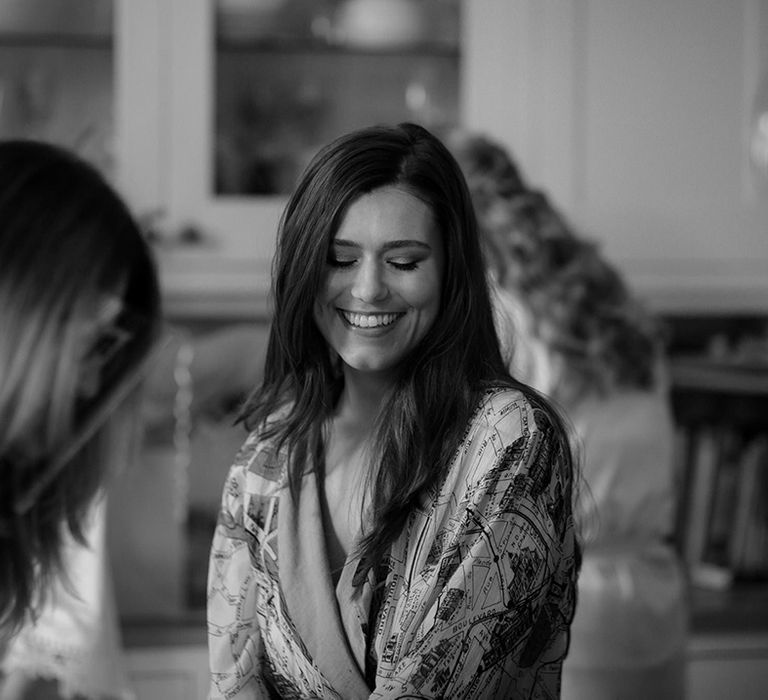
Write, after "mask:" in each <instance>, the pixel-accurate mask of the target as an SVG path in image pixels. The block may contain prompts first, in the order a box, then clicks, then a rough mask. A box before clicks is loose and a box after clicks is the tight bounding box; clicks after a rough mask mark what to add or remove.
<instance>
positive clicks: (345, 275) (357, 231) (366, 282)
mask: <svg viewBox="0 0 768 700" xmlns="http://www.w3.org/2000/svg"><path fill="white" fill-rule="evenodd" d="M442 275H443V244H442V241H441V237H440V232H439V231H438V229H437V225H436V223H435V220H434V216H433V215H432V211H431V209H430V207H429V206H428V205H427V204H426V203H424V202H423V201H422V200H420V199H418V198H417V197H415V196H413V195H412V194H409V193H408V192H406V191H405V190H403V189H400V188H398V187H396V186H387V187H382V188H380V189H377V190H374V191H373V192H370V193H368V194H364V195H362V196H361V197H360V198H359V199H357V200H355V201H354V202H353V203H352V204H351V205H350V206H349V209H348V210H347V213H346V215H345V216H344V219H343V220H342V222H341V226H340V227H339V230H338V231H337V233H336V236H335V238H334V241H333V244H332V246H331V251H330V254H329V258H328V261H327V264H326V273H325V279H324V282H323V285H322V287H321V289H320V292H319V294H318V296H317V300H316V302H315V310H314V315H315V321H316V323H317V325H318V328H319V329H320V332H321V333H322V334H323V336H324V337H325V339H326V341H327V342H328V344H329V345H330V347H331V348H332V349H333V350H335V351H336V353H338V355H339V357H340V358H341V360H342V362H343V363H344V368H345V372H347V373H349V372H350V371H357V372H377V373H380V372H388V371H391V370H394V369H395V368H396V367H397V366H398V364H399V363H400V361H401V360H402V359H403V358H404V357H405V356H406V355H407V354H408V352H410V351H411V350H412V349H413V348H414V347H415V346H416V345H417V344H418V343H419V341H420V340H421V339H422V338H423V337H424V335H425V334H426V333H427V331H428V330H429V329H430V328H431V326H432V324H433V323H434V322H435V318H436V317H437V314H438V310H439V308H440V288H441V282H442Z"/></svg>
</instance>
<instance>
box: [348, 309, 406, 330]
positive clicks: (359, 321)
mask: <svg viewBox="0 0 768 700" xmlns="http://www.w3.org/2000/svg"><path fill="white" fill-rule="evenodd" d="M341 315H342V317H343V318H344V320H345V321H346V322H347V323H348V324H349V325H350V326H355V327H356V328H379V327H382V326H389V325H390V324H392V323H394V322H395V321H396V320H397V319H398V317H399V316H400V314H356V313H351V312H350V311H341Z"/></svg>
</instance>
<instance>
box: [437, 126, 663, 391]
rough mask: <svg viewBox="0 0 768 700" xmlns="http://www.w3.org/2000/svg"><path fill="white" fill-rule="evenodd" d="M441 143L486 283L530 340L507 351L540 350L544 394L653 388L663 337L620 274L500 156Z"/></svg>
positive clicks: (461, 138) (493, 149)
mask: <svg viewBox="0 0 768 700" xmlns="http://www.w3.org/2000/svg"><path fill="white" fill-rule="evenodd" d="M448 143H449V145H450V146H451V149H452V151H453V153H454V155H455V156H456V158H457V160H458V161H459V164H460V165H461V166H462V169H463V170H464V173H465V176H466V178H467V182H468V185H469V189H470V192H471V196H472V200H473V203H474V206H475V210H476V214H477V218H478V223H479V228H480V231H481V234H482V238H483V243H484V248H485V252H486V260H487V264H488V268H489V271H490V274H491V276H492V277H493V278H494V280H495V282H496V284H497V285H499V287H500V288H501V289H502V290H504V291H505V292H506V293H507V294H509V295H511V296H512V297H513V298H514V299H515V301H516V303H517V305H518V306H519V307H520V309H521V310H522V315H523V316H524V322H523V323H522V324H521V323H518V324H516V326H517V327H516V328H515V329H514V331H513V332H515V333H517V334H518V335H520V334H522V333H525V332H529V333H531V334H532V335H533V338H532V339H526V338H525V337H519V338H513V339H512V345H513V347H514V348H516V349H518V350H521V351H523V352H524V351H525V348H526V347H530V342H531V340H533V341H535V343H536V344H537V346H538V348H539V349H542V348H543V350H544V351H545V352H546V355H547V357H546V359H545V361H546V362H547V364H548V365H549V368H550V370H551V383H552V386H551V387H547V390H548V391H549V392H550V393H551V395H552V396H553V397H554V398H555V399H557V400H558V401H559V402H561V403H563V404H565V405H568V404H572V403H573V402H575V401H577V400H579V399H581V398H583V397H585V396H587V395H595V394H597V395H604V394H606V393H609V392H611V391H613V390H614V389H617V388H637V389H648V388H651V387H652V386H653V385H654V383H655V379H656V376H655V374H656V368H657V365H658V360H659V353H660V350H661V348H662V341H663V334H662V329H661V326H660V324H659V322H658V321H657V319H655V318H654V317H653V315H652V314H650V313H649V312H648V310H647V309H646V308H645V307H644V306H643V304H642V303H641V302H640V301H639V300H638V299H637V298H636V297H635V296H634V295H633V293H632V292H631V290H630V289H629V287H628V285H627V284H626V282H625V280H624V278H623V277H622V275H621V273H620V272H619V271H618V270H617V269H616V268H615V267H614V266H613V265H612V264H611V263H610V262H609V261H608V260H607V259H606V258H605V257H604V256H603V255H602V253H601V251H600V249H599V248H598V246H597V245H596V244H595V243H593V242H591V241H589V240H587V239H585V238H582V237H580V236H579V235H578V234H577V233H576V232H575V231H574V230H573V229H572V228H571V227H570V226H569V225H568V223H567V221H566V220H565V218H564V217H563V216H562V215H561V214H560V213H559V212H558V211H557V209H556V208H555V207H554V206H553V205H552V203H551V202H550V201H549V199H548V197H547V196H546V195H545V194H544V193H543V192H541V191H537V190H533V189H531V188H529V187H528V186H527V185H526V183H525V181H524V180H523V178H522V176H521V175H520V172H519V169H518V168H517V166H516V165H515V163H514V161H513V159H512V157H511V156H510V155H509V154H508V153H507V152H506V151H505V149H504V148H503V147H501V146H500V145H499V144H497V143H494V142H493V141H491V140H490V139H488V138H486V137H484V136H479V135H471V134H462V133H459V132H456V133H454V134H452V135H451V136H450V137H449V138H448ZM519 315H520V314H518V316H519ZM518 320H519V319H518ZM524 329H525V330H524ZM522 379H523V380H525V377H522Z"/></svg>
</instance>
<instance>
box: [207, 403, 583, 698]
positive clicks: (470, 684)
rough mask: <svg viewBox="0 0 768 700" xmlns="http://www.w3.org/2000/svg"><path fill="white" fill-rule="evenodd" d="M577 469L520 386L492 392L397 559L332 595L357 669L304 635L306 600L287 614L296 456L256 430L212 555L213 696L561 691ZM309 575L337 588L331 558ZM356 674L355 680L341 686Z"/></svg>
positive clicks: (571, 599)
mask: <svg viewBox="0 0 768 700" xmlns="http://www.w3.org/2000/svg"><path fill="white" fill-rule="evenodd" d="M571 479H572V472H571V468H570V466H569V465H568V464H567V462H565V461H564V456H563V453H562V450H561V444H560V442H559V437H558V434H557V432H556V431H555V429H554V428H553V426H552V425H551V423H550V422H549V419H548V417H547V416H546V414H545V413H544V412H543V411H541V410H540V409H538V408H536V407H534V406H532V405H531V404H530V403H529V402H528V401H527V400H526V399H525V398H524V397H523V396H522V394H520V393H519V392H517V391H514V390H510V389H500V390H495V391H489V392H488V393H487V394H486V395H485V396H484V398H483V400H482V401H481V403H480V405H479V406H478V407H477V410H476V411H475V414H474V416H473V419H472V421H471V422H470V424H469V426H468V427H467V430H466V432H465V435H464V436H463V439H462V441H461V444H460V447H459V449H458V450H457V452H456V455H455V457H454V459H453V461H452V463H451V465H450V467H449V469H448V470H447V472H446V475H445V477H444V479H443V480H442V482H441V483H440V484H438V485H436V486H435V488H434V489H433V491H432V492H431V493H429V494H428V495H427V496H426V497H425V498H424V499H423V502H422V504H421V506H420V507H419V508H418V509H416V510H415V511H414V512H413V513H412V515H411V517H410V519H409V521H408V525H407V527H406V528H405V529H404V531H403V533H402V534H401V536H400V537H399V538H398V539H397V540H396V541H395V543H394V544H393V546H392V548H391V551H390V556H389V558H388V560H387V561H384V562H381V565H380V566H379V567H377V570H376V571H375V572H370V573H369V577H368V580H367V581H366V582H365V583H364V584H363V585H362V586H360V587H358V588H357V589H353V588H352V586H351V578H352V577H351V576H345V575H344V574H342V577H341V579H340V581H339V584H338V586H337V587H336V589H335V591H333V590H332V595H333V596H334V597H335V601H336V603H337V605H330V606H328V607H329V608H335V610H333V609H332V610H324V611H322V612H321V615H323V614H327V615H332V616H335V618H336V620H337V621H340V624H341V629H343V630H344V632H342V633H341V636H344V635H346V639H342V640H338V643H339V644H341V645H345V646H346V647H347V648H348V649H349V651H350V652H351V653H347V654H346V656H345V658H348V659H350V664H351V668H349V669H339V668H328V667H327V665H326V666H325V667H324V666H323V665H322V663H323V657H324V654H322V653H316V654H315V657H316V658H315V657H313V654H312V653H311V651H310V649H309V648H308V645H307V644H305V640H303V639H302V638H301V637H300V635H299V633H298V632H297V625H296V624H295V622H298V621H299V620H300V619H303V618H302V616H303V615H304V614H305V612H304V611H302V609H301V607H302V606H301V601H300V600H299V602H298V603H297V604H295V605H294V604H293V601H294V600H295V599H293V598H292V607H291V609H290V610H289V608H288V606H287V605H286V596H285V595H284V590H283V589H284V588H286V590H287V582H286V581H283V582H282V583H283V584H286V585H281V572H280V568H279V566H278V562H279V549H280V548H279V547H278V546H277V543H278V539H281V544H284V543H285V538H284V537H283V538H278V532H277V530H278V521H280V522H283V520H282V518H284V517H285V514H283V516H282V518H279V517H278V511H279V507H280V500H281V498H282V497H285V499H286V501H285V502H284V503H283V506H282V507H283V508H284V509H286V508H287V507H288V505H287V502H288V501H289V499H290V497H289V496H288V491H287V487H286V486H285V484H286V464H285V459H284V458H282V455H281V454H279V453H277V452H276V451H275V450H274V446H273V445H270V444H269V442H268V441H263V440H261V439H260V438H259V436H258V434H255V433H254V434H252V435H250V436H249V438H248V440H247V441H246V443H245V445H244V446H243V448H242V449H241V451H240V453H239V454H238V456H237V458H236V460H235V463H234V465H233V467H232V469H231V471H230V474H229V476H228V478H227V481H226V484H225V487H224V493H223V497H222V508H221V512H220V516H219V522H218V525H217V528H216V533H215V536H214V541H213V546H212V549H211V560H210V568H209V579H208V636H209V650H210V661H211V690H210V697H211V698H241V697H242V698H246V697H248V698H253V697H257V698H273V697H280V698H322V699H331V698H334V699H338V698H349V697H355V698H356V697H370V698H376V699H378V698H381V699H383V698H401V699H403V700H404V699H405V698H441V697H444V698H472V699H473V700H475V699H479V698H488V699H491V698H557V697H559V688H560V674H561V667H562V662H563V659H564V657H565V655H566V652H567V648H568V634H569V626H570V622H571V619H572V617H573V612H574V607H575V588H576V576H577V567H578V565H577V561H578V556H577V545H576V541H575V534H574V526H573V517H572V509H571V497H572V495H571V494H572V484H571ZM315 496H316V494H315ZM306 501H307V502H309V504H310V506H311V505H312V504H311V501H312V497H310V498H307V499H306ZM300 504H301V506H300V507H301V508H304V507H307V506H306V503H305V499H304V490H302V498H301V500H300ZM281 527H282V525H281ZM318 527H320V528H321V527H322V522H321V521H320V522H319V523H318ZM304 531H306V530H304ZM299 532H302V531H301V530H300V531H299ZM354 566H355V562H354V560H352V561H348V565H347V567H345V572H346V571H347V569H348V567H349V568H351V569H354ZM283 574H284V575H286V576H287V575H288V572H287V571H284V572H283ZM303 578H304V579H305V580H304V582H303V583H304V585H306V586H310V587H311V586H323V585H329V586H330V576H329V574H328V571H327V568H326V570H325V571H324V572H322V571H312V570H309V571H306V572H305V575H304V576H303ZM313 614H315V616H316V617H317V611H313ZM298 626H299V627H300V626H301V625H298ZM309 646H311V644H310V645H309ZM315 648H317V647H315ZM339 658H342V657H341V656H340V657H339ZM355 660H356V661H357V662H356V661H355ZM346 672H349V674H353V675H355V676H356V678H355V679H353V681H356V682H349V683H346V682H344V684H343V687H342V685H340V684H339V683H338V682H336V681H335V679H338V678H347V676H345V675H344V674H345V673H346ZM332 679H333V680H332ZM361 688H362V689H363V690H362V691H360V689H361ZM350 689H354V690H350Z"/></svg>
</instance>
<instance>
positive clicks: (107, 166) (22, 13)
mask: <svg viewBox="0 0 768 700" xmlns="http://www.w3.org/2000/svg"><path fill="white" fill-rule="evenodd" d="M112 22H113V3H112V2H111V1H110V0H79V1H78V2H75V3H73V2H71V1H68V0H0V138H4V139H7V138H32V139H40V140H44V141H49V142H53V143H57V144H60V145H63V146H66V147H68V148H71V149H73V150H75V151H76V152H78V153H79V154H80V155H81V156H83V157H84V158H86V159H87V160H89V161H91V162H92V163H94V164H95V165H96V166H97V167H99V169H101V170H102V172H104V173H105V174H106V175H108V176H109V175H111V174H112V166H113V148H112V147H113V143H112V138H113V102H114V77H113V76H114V71H113V31H112Z"/></svg>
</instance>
